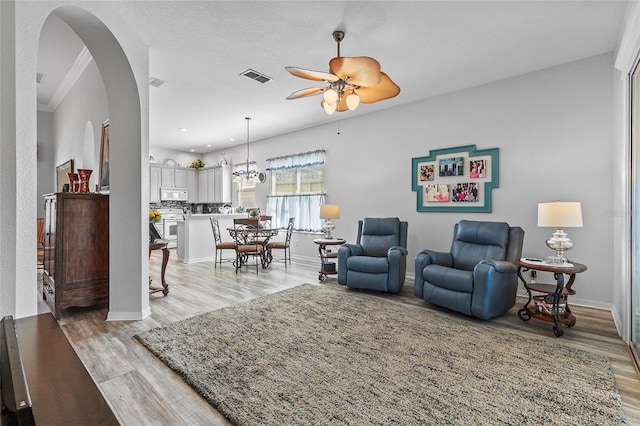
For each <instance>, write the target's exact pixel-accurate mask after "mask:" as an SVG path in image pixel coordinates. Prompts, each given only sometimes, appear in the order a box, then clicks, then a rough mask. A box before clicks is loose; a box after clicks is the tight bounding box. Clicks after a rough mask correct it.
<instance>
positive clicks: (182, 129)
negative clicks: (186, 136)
mask: <svg viewBox="0 0 640 426" xmlns="http://www.w3.org/2000/svg"><path fill="white" fill-rule="evenodd" d="M178 130H180V131H181V132H186V131H187V129H185V128H184V127H179V128H178Z"/></svg>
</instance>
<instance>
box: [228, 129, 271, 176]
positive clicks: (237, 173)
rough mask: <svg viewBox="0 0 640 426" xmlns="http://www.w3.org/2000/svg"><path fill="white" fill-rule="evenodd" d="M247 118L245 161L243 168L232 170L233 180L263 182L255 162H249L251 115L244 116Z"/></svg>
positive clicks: (261, 174) (262, 174)
mask: <svg viewBox="0 0 640 426" xmlns="http://www.w3.org/2000/svg"><path fill="white" fill-rule="evenodd" d="M244 119H245V120H247V162H246V163H245V164H244V166H246V167H245V169H239V170H236V171H235V172H233V181H234V182H238V183H242V184H246V183H263V182H264V181H265V178H266V176H265V174H264V173H262V172H258V171H257V170H255V164H256V162H255V161H254V162H249V122H250V121H251V117H245V118H244ZM250 165H253V166H254V168H253V169H250V168H249V166H250Z"/></svg>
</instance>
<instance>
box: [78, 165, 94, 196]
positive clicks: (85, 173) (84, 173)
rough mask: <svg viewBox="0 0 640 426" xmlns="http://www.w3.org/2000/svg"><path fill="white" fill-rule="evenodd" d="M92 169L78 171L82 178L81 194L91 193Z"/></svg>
mask: <svg viewBox="0 0 640 426" xmlns="http://www.w3.org/2000/svg"><path fill="white" fill-rule="evenodd" d="M91 172H93V170H91V169H78V176H79V177H80V192H89V178H90V177H91Z"/></svg>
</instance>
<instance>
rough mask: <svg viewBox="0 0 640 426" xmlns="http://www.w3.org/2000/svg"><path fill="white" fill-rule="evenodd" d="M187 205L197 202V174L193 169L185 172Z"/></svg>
mask: <svg viewBox="0 0 640 426" xmlns="http://www.w3.org/2000/svg"><path fill="white" fill-rule="evenodd" d="M187 191H189V192H188V193H187V203H192V204H193V203H197V202H198V172H197V171H196V170H195V169H188V170H187Z"/></svg>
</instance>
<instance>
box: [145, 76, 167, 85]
mask: <svg viewBox="0 0 640 426" xmlns="http://www.w3.org/2000/svg"><path fill="white" fill-rule="evenodd" d="M165 83H166V81H164V80H160V79H159V78H155V77H151V78H149V86H153V87H160V86H162V85H163V84H165Z"/></svg>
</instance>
